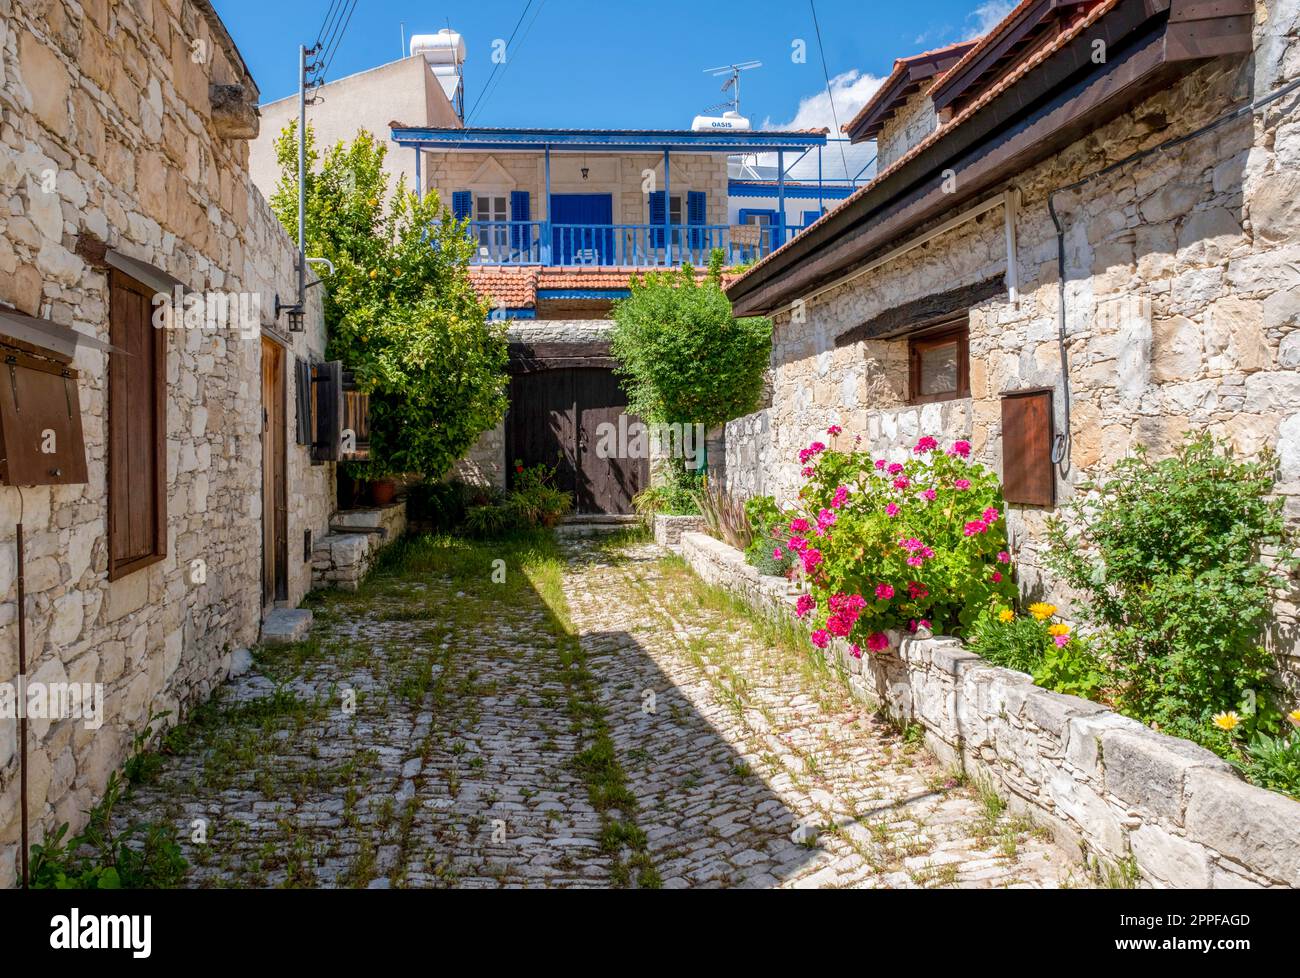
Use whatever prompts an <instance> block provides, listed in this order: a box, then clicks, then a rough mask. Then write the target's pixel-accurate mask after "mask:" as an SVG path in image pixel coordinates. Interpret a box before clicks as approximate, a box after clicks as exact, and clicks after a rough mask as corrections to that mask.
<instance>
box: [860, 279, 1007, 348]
mask: <svg viewBox="0 0 1300 978" xmlns="http://www.w3.org/2000/svg"><path fill="white" fill-rule="evenodd" d="M1006 291H1007V287H1006V284H1005V283H1004V281H1003V279H1002V277H1001V276H998V277H997V278H989V279H985V280H984V281H982V282H975V283H974V284H972V285H963V286H961V287H959V288H956V289H949V290H948V291H947V292H940V293H937V294H936V295H928V296H925V297H924V298H921V299H917V300H915V301H913V302H905V303H903V304H902V305H901V306H895V307H894V308H892V309H887V310H885V311H884V312H882V313H881V314H880V315H879V316H875V317H873V318H871V319H868V320H867V321H866V322H865V323H862V324H860V325H858V326H854V327H853V328H852V329H849V330H846V331H844V332H843V333H841V334H840V335H839V336H837V337H835V345H836V346H849V345H850V344H853V343H857V342H859V341H861V340H888V339H894V338H895V337H898V336H905V335H907V334H910V333H917V332H920V331H921V330H924V329H928V328H929V327H931V326H935V325H937V324H938V323H941V322H944V321H945V320H948V319H951V318H952V317H953V316H955V315H957V314H958V313H961V312H963V311H964V310H966V309H970V308H971V307H972V306H977V305H979V304H980V303H981V302H985V301H987V300H989V299H992V298H995V297H996V296H999V295H1003V294H1005V293H1006Z"/></svg>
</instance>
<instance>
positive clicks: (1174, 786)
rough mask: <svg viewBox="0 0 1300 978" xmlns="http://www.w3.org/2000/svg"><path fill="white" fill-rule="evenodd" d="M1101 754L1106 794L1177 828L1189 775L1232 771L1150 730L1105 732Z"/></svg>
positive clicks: (1203, 752) (1186, 743)
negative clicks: (1185, 784) (1197, 772)
mask: <svg viewBox="0 0 1300 978" xmlns="http://www.w3.org/2000/svg"><path fill="white" fill-rule="evenodd" d="M1101 748H1102V767H1103V769H1104V776H1105V786H1106V791H1107V792H1109V793H1110V794H1113V795H1114V796H1115V797H1117V798H1120V799H1122V800H1123V801H1125V802H1126V803H1128V804H1129V805H1130V806H1132V807H1134V808H1136V809H1138V810H1140V811H1143V812H1146V813H1149V814H1151V815H1155V816H1157V817H1159V818H1163V819H1167V820H1168V821H1169V822H1171V823H1173V824H1175V825H1181V824H1182V822H1183V808H1184V797H1183V786H1184V783H1185V781H1186V779H1187V776H1188V774H1189V773H1190V772H1192V771H1194V770H1197V769H1203V770H1209V771H1217V772H1220V773H1229V772H1231V770H1232V768H1231V766H1230V765H1229V764H1228V763H1227V762H1226V761H1224V760H1222V759H1221V758H1219V757H1216V756H1215V755H1214V754H1211V753H1210V752H1209V751H1208V750H1206V749H1205V748H1203V747H1198V746H1196V745H1195V744H1193V743H1191V742H1190V741H1186V740H1179V739H1176V738H1174V737H1166V736H1164V735H1163V734H1158V733H1156V732H1155V731H1152V730H1145V729H1144V730H1142V731H1127V730H1122V729H1121V730H1104V731H1103V732H1102V735H1101Z"/></svg>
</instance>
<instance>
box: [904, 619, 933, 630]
mask: <svg viewBox="0 0 1300 978" xmlns="http://www.w3.org/2000/svg"><path fill="white" fill-rule="evenodd" d="M929 627H930V622H929V621H928V620H927V619H925V618H922V619H921V620H920V621H917V620H916V619H915V618H913V619H912V620H911V621H909V622H908V623H907V630H908V631H909V632H914V631H916V630H917V629H918V628H929Z"/></svg>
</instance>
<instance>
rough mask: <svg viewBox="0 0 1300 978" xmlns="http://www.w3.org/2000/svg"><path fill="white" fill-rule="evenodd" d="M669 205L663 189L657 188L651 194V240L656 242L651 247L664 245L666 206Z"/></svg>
mask: <svg viewBox="0 0 1300 978" xmlns="http://www.w3.org/2000/svg"><path fill="white" fill-rule="evenodd" d="M667 206H668V202H667V198H665V196H664V192H663V191H662V190H656V191H654V192H653V193H652V194H650V225H651V231H650V240H651V241H653V242H654V244H653V245H652V246H651V247H654V248H662V247H663V246H664V219H665V211H664V208H665V207H667Z"/></svg>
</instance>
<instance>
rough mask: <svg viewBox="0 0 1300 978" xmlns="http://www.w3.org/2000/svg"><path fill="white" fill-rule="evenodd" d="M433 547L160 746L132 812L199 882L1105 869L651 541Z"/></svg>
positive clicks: (913, 879)
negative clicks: (941, 758)
mask: <svg viewBox="0 0 1300 978" xmlns="http://www.w3.org/2000/svg"><path fill="white" fill-rule="evenodd" d="M409 550H410V552H409V553H408V554H407V556H406V558H405V562H404V563H403V564H402V565H401V567H400V569H399V570H390V571H388V572H381V573H379V574H377V575H375V577H374V578H372V580H371V581H370V582H368V583H367V584H366V585H365V587H364V588H363V590H362V591H361V592H359V593H358V594H356V595H331V596H329V597H326V598H323V599H322V601H321V603H320V605H319V606H318V607H317V609H316V614H317V623H316V625H315V627H314V630H313V634H312V637H311V638H310V639H309V640H308V641H307V642H305V643H301V644H299V645H297V646H291V647H288V648H285V649H277V650H260V651H259V652H258V654H257V657H256V663H255V667H254V669H253V671H251V672H250V673H248V674H247V675H245V676H242V677H240V678H239V679H236V680H233V681H232V682H231V683H228V684H227V685H226V686H225V687H224V688H223V690H222V691H221V694H220V695H219V696H218V697H216V698H215V699H214V701H213V702H212V703H210V704H208V705H207V706H205V707H202V708H200V709H199V710H198V711H196V713H195V714H194V715H193V716H192V717H191V718H189V719H188V720H187V722H186V723H185V724H184V725H182V726H181V727H179V728H176V729H175V730H173V731H171V732H169V733H168V734H167V735H166V736H165V737H164V738H163V740H162V748H161V751H160V752H155V753H152V754H149V755H147V756H144V757H143V759H142V761H141V762H140V763H139V770H138V771H137V781H138V782H139V783H138V784H137V785H136V786H135V787H134V788H133V789H132V792H131V794H130V795H129V797H128V798H127V800H126V801H124V802H123V803H121V805H120V806H119V809H118V811H117V815H116V818H117V819H118V820H119V821H120V822H124V821H126V820H133V819H134V820H150V821H156V822H168V823H170V824H172V825H175V826H176V827H177V828H178V830H179V832H180V833H181V840H180V841H181V842H182V847H183V849H184V851H185V855H186V857H187V859H188V860H189V862H190V871H189V876H188V880H187V883H188V885H192V886H356V887H366V886H369V887H389V886H393V887H397V886H409V887H425V886H461V887H500V886H549V887H604V886H610V885H641V886H657V885H662V886H664V887H669V888H673V887H687V886H704V887H721V886H745V887H775V886H782V887H824V886H855V887H857V886H864V887H914V886H951V885H956V886H980V887H995V886H1055V885H1059V884H1061V883H1062V882H1066V883H1071V882H1075V881H1077V878H1078V877H1079V876H1080V874H1079V872H1078V870H1077V869H1073V868H1072V867H1071V865H1070V863H1069V862H1068V861H1066V860H1065V859H1064V858H1063V857H1062V856H1061V855H1060V854H1059V852H1058V851H1057V850H1055V849H1054V848H1053V847H1052V845H1051V844H1050V842H1049V841H1048V840H1047V839H1046V837H1045V835H1044V833H1042V832H1041V831H1038V830H1035V829H1034V827H1033V826H1032V825H1030V824H1029V823H1027V822H1023V821H1018V820H1016V819H1014V818H1012V817H1010V816H1009V815H1008V814H1007V813H1006V812H1005V811H1003V809H1002V805H1001V802H1000V801H999V800H998V799H997V798H996V796H994V795H992V794H990V793H987V792H982V791H980V790H979V789H978V788H977V787H976V786H972V785H967V784H965V783H963V782H962V780H961V779H960V778H959V777H956V776H954V775H953V774H952V773H951V772H945V771H944V770H942V769H941V768H940V767H939V766H938V765H937V764H936V762H935V761H934V760H933V759H932V758H931V757H930V756H929V755H928V754H927V753H926V752H925V751H924V750H923V749H922V748H921V746H920V745H919V743H918V742H917V738H916V737H915V736H914V733H915V731H900V730H896V729H894V728H892V727H890V726H887V725H886V724H884V723H882V722H881V721H880V720H878V719H877V718H875V717H873V716H871V715H870V714H869V713H867V712H866V711H865V710H864V709H863V708H862V707H861V706H860V705H858V704H855V703H854V702H853V701H852V700H851V699H849V698H848V696H847V693H846V691H845V689H844V687H843V684H842V683H841V681H840V679H839V677H837V676H836V675H834V674H833V673H831V672H830V671H829V670H827V669H826V668H825V667H824V666H821V667H819V666H818V664H817V661H818V660H816V659H814V658H813V657H811V656H809V655H807V653H806V652H805V651H803V650H802V648H798V647H796V646H795V645H793V644H792V643H789V642H787V641H782V636H780V635H778V634H775V633H774V632H773V631H772V629H771V628H770V626H768V627H764V626H762V624H761V622H758V621H751V620H749V619H748V618H746V617H745V616H743V614H742V612H741V610H740V609H738V608H737V607H735V606H734V605H733V604H732V603H730V602H729V601H727V600H726V599H725V597H724V596H722V595H720V593H719V592H716V591H714V590H713V589H710V588H707V587H704V586H703V585H701V584H699V583H698V582H697V581H696V580H695V579H694V577H693V576H692V575H691V574H690V572H689V571H688V570H686V569H685V568H684V567H683V566H682V565H681V563H680V561H677V560H676V559H674V558H665V557H664V554H663V552H662V551H660V550H657V549H656V548H655V547H653V546H651V545H648V544H640V543H634V544H630V545H623V546H617V545H613V544H610V543H608V542H607V543H605V544H601V543H599V542H591V541H572V542H569V543H565V544H543V545H540V546H537V547H533V548H531V549H529V548H523V549H520V548H506V547H502V546H496V547H495V548H494V547H493V546H492V545H479V546H474V545H470V544H465V543H463V542H462V543H446V542H444V543H438V544H435V543H433V542H431V541H425V542H423V543H420V544H415V545H412V546H411V547H410V548H409ZM499 560H503V561H504V562H505V563H504V564H495V563H493V561H499ZM501 577H504V581H502V580H501V579H500V578H501Z"/></svg>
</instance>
